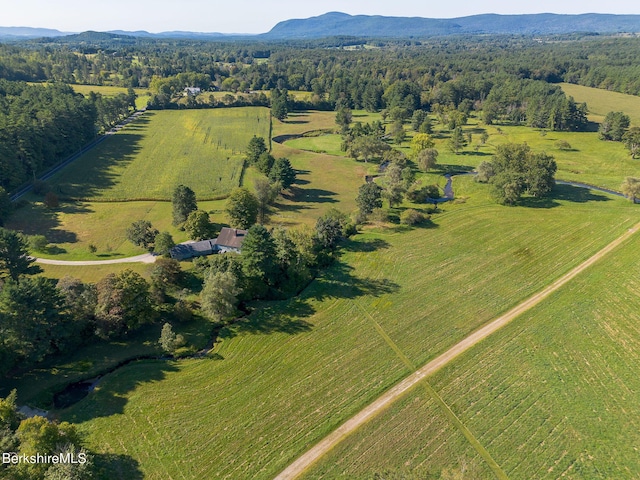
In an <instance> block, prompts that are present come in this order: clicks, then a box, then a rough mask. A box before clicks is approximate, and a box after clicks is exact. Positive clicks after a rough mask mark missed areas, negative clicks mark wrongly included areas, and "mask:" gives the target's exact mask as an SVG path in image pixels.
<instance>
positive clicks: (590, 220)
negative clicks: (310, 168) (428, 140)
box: [59, 178, 637, 478]
mask: <svg viewBox="0 0 640 480" xmlns="http://www.w3.org/2000/svg"><path fill="white" fill-rule="evenodd" d="M456 182H457V183H458V188H459V190H460V191H461V192H463V193H465V195H467V197H468V198H467V201H466V203H464V204H458V205H453V204H452V205H447V206H445V207H444V210H445V211H444V213H443V214H442V215H440V216H438V217H437V220H436V223H435V224H434V225H433V226H431V227H430V228H419V229H413V230H405V229H398V228H391V229H381V230H375V229H374V230H371V231H369V232H368V233H366V234H364V235H361V236H359V237H357V238H356V239H355V240H354V241H351V242H349V243H348V244H347V245H345V253H344V254H343V256H342V258H341V259H340V260H339V261H338V262H337V263H336V264H335V265H333V266H332V267H330V268H329V269H327V270H326V271H325V272H324V273H323V275H322V276H321V277H320V278H319V279H317V280H316V281H314V282H313V283H312V284H311V285H310V286H309V287H308V288H307V289H306V290H305V291H304V292H303V294H302V295H301V296H300V297H299V298H297V299H294V300H291V301H287V302H282V303H277V302H276V303H270V304H265V305H263V306H262V308H260V309H259V311H258V312H257V313H256V314H254V315H252V316H250V317H249V318H247V319H245V320H242V321H240V322H238V323H235V324H233V325H231V326H230V327H228V328H226V329H224V330H223V331H222V332H221V335H220V342H219V343H218V344H217V345H216V347H215V353H216V354H217V355H216V359H207V360H189V361H183V362H177V363H166V362H148V363H145V364H140V365H130V366H127V367H124V368H122V369H120V370H118V371H117V372H115V373H114V374H112V375H109V376H107V377H106V378H105V379H104V381H103V383H101V385H100V386H99V388H98V389H97V390H96V391H95V392H94V393H93V394H91V395H90V396H89V397H88V398H87V399H85V400H83V401H81V402H80V403H78V404H77V405H75V406H74V407H72V408H70V409H69V410H67V411H63V412H59V416H60V418H61V419H64V420H69V421H73V422H75V423H77V424H78V428H79V429H80V430H81V431H82V432H83V433H84V434H86V435H87V441H88V443H89V445H90V446H91V448H93V449H95V450H96V451H99V452H103V453H110V454H114V455H116V454H117V455H125V456H128V457H131V461H130V462H128V465H129V467H127V465H125V464H117V465H112V468H113V469H112V470H111V471H112V472H117V471H121V472H124V473H122V475H123V476H122V478H126V477H127V475H131V472H130V471H127V470H126V468H133V469H134V470H136V471H137V470H139V471H140V472H142V473H143V474H144V475H145V477H146V478H169V477H180V478H182V477H183V476H184V477H185V478H196V477H197V478H271V477H273V475H275V474H276V473H278V471H279V470H281V469H282V468H284V467H285V466H286V465H287V464H288V463H289V462H291V461H292V460H293V459H294V458H295V457H296V456H297V455H299V454H300V453H301V452H302V451H304V450H305V449H306V448H308V447H309V446H310V445H311V444H313V443H315V442H316V441H318V440H319V439H320V438H322V437H323V436H324V435H326V434H327V433H328V432H329V431H331V430H332V429H334V428H335V427H336V426H337V425H339V424H340V423H341V422H342V421H344V420H345V419H346V418H348V417H349V416H351V415H352V414H354V413H355V412H357V411H358V410H359V409H360V408H362V407H363V406H364V405H366V404H367V403H369V402H370V401H371V400H372V399H373V398H375V397H376V396H377V395H379V394H380V393H381V392H382V391H384V390H385V389H387V388H389V387H390V386H391V385H392V384H393V383H395V382H396V381H398V380H399V379H400V378H402V377H404V376H405V375H407V374H408V373H409V371H408V369H407V367H406V366H405V365H404V364H402V362H401V361H400V360H399V359H398V358H397V357H396V356H395V352H394V350H393V349H392V348H391V347H390V345H389V344H387V343H386V341H387V340H386V339H385V338H384V337H383V336H381V335H380V334H379V333H378V330H377V329H378V328H379V329H382V330H383V331H384V332H386V334H387V335H388V336H389V337H390V338H391V339H392V340H393V342H394V343H395V344H396V345H397V346H398V348H400V349H401V350H402V351H403V352H404V354H405V355H407V357H408V358H409V359H410V360H411V361H412V362H413V363H415V364H416V365H421V364H424V363H425V362H427V361H428V360H430V359H432V358H434V357H435V356H437V355H438V354H439V353H441V352H442V351H444V350H446V349H447V348H448V347H449V346H451V345H452V344H454V343H456V342H457V341H459V340H460V339H462V338H464V337H465V336H467V335H468V334H469V333H470V332H471V331H473V330H475V329H477V328H478V327H479V326H480V325H482V324H484V323H486V322H487V321H489V320H491V319H492V318H494V317H495V316H497V315H498V314H499V313H501V312H503V311H505V310H507V309H508V308H509V307H510V306H513V305H514V304H516V303H518V302H519V301H520V300H522V299H523V298H525V297H527V296H529V295H530V294H532V293H534V292H536V291H538V290H540V289H541V288H542V287H543V286H545V285H547V284H548V283H549V282H550V281H552V280H553V279H555V278H557V277H559V276H560V275H562V274H563V273H565V272H566V271H568V270H569V269H570V268H571V267H572V266H574V265H576V264H578V263H580V262H581V261H582V260H584V259H585V258H587V257H589V256H590V255H591V254H593V253H594V252H595V251H597V250H598V249H600V248H601V247H602V246H604V245H605V244H606V243H608V242H609V241H611V240H612V239H614V238H615V237H617V236H618V235H620V234H621V233H622V232H623V231H625V229H626V228H628V227H629V226H631V225H632V224H634V223H636V221H637V220H636V218H637V215H636V212H635V210H634V209H633V205H631V204H629V203H627V202H625V201H623V200H619V199H614V198H612V197H608V196H605V195H599V194H592V193H589V192H586V196H585V193H584V192H585V191H584V190H583V189H573V188H571V187H566V188H565V187H561V188H560V189H559V190H558V192H557V195H556V198H555V199H553V200H552V201H551V202H550V203H548V204H546V205H538V207H539V208H526V207H516V208H507V207H500V206H496V205H495V204H493V203H492V202H491V201H490V200H489V199H488V198H487V195H486V187H484V186H481V185H477V184H475V183H474V182H473V181H472V180H471V179H469V178H459V179H457V180H456ZM468 232H473V233H474V234H473V235H469V233H468ZM452 298H464V299H465V301H464V302H459V301H457V302H456V301H452ZM434 422H436V423H437V422H440V423H442V420H441V419H440V420H438V419H435V420H434ZM443 428H445V430H446V428H449V427H446V425H444V424H443ZM445 434H446V432H445V433H443V435H445ZM453 434H455V432H454V433H453ZM411 438H412V439H413V437H411ZM458 441H459V442H462V440H458ZM461 445H462V444H461ZM454 451H456V450H450V452H452V453H453V452H454ZM461 451H462V450H461ZM465 451H468V449H466V450H465ZM446 452H447V450H444V451H443V453H442V455H443V456H448V454H446ZM468 453H469V455H468V458H469V461H474V460H473V453H472V452H468ZM465 455H466V454H465ZM114 458H115V457H114ZM454 460H455V459H452V460H451V462H450V466H451V468H457V467H458V465H456V464H455V462H454ZM446 466H447V465H445V467H446ZM443 468H444V467H443ZM477 468H479V469H480V470H479V471H481V469H482V468H483V467H482V465H479V466H478V467H477ZM111 478H113V477H111Z"/></svg>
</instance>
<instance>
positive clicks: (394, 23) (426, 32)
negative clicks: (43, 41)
mask: <svg viewBox="0 0 640 480" xmlns="http://www.w3.org/2000/svg"><path fill="white" fill-rule="evenodd" d="M638 32H640V15H619V14H608V13H583V14H558V13H534V14H521V15H502V14H497V13H484V14H479V15H470V16H466V17H456V18H425V17H391V16H383V15H349V14H347V13H342V12H328V13H325V14H322V15H318V16H315V17H309V18H302V19H289V20H283V21H281V22H278V23H277V24H276V25H275V26H274V27H273V28H272V29H271V30H269V31H268V32H266V33H261V34H243V33H219V32H189V31H179V30H175V31H166V32H159V33H150V32H148V31H145V30H137V31H126V30H109V31H107V32H102V33H109V34H116V35H121V36H129V37H137V38H185V39H189V38H191V39H202V40H207V39H209V40H212V39H218V38H234V37H237V38H255V39H264V40H289V39H305V38H323V37H333V36H351V37H392V38H415V37H419V38H420V37H433V36H446V35H482V34H512V35H513V34H516V35H517V34H521V35H553V34H568V33H602V34H605V33H608V34H614V33H638ZM83 33H84V32H83ZM70 35H79V34H78V33H75V32H61V31H59V30H55V29H49V28H33V27H0V38H2V39H5V40H6V39H9V40H21V39H33V38H41V37H50V38H55V37H65V36H70Z"/></svg>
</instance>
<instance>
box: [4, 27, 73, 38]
mask: <svg viewBox="0 0 640 480" xmlns="http://www.w3.org/2000/svg"><path fill="white" fill-rule="evenodd" d="M64 35H69V33H65V32H61V31H60V30H54V29H52V28H32V27H0V38H4V39H15V40H19V39H26V38H39V37H62V36H64Z"/></svg>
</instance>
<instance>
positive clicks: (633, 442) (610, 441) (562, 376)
mask: <svg viewBox="0 0 640 480" xmlns="http://www.w3.org/2000/svg"><path fill="white" fill-rule="evenodd" d="M638 248H640V237H638V236H635V237H633V238H632V239H631V240H629V241H628V242H627V243H626V244H625V245H623V246H621V247H619V248H618V249H617V250H615V251H613V252H612V253H610V254H609V255H608V256H607V257H605V258H604V259H603V260H602V261H600V262H599V263H597V264H596V265H594V266H593V267H591V268H590V269H589V270H587V271H585V272H583V273H582V274H581V275H580V276H578V277H577V278H576V279H574V280H572V281H571V282H570V283H569V284H567V285H565V286H564V287H563V288H562V289H560V290H559V291H557V292H555V293H554V294H553V295H552V296H551V297H550V298H549V299H548V300H546V301H545V302H543V303H542V304H540V305H538V306H537V307H535V308H533V309H532V310H530V311H529V312H527V313H525V314H523V315H522V316H521V317H520V318H518V319H516V320H515V321H514V322H513V323H511V324H510V325H508V326H506V327H505V328H504V329H502V330H501V331H499V332H497V333H496V334H494V335H493V336H492V337H490V338H488V339H487V340H485V341H483V342H482V343H481V344H479V345H477V346H476V347H474V348H473V349H471V350H470V351H468V352H467V353H465V354H463V355H462V356H461V357H460V358H458V359H456V360H455V361H454V362H452V363H451V364H450V365H448V366H447V367H445V368H444V369H442V370H441V371H440V372H438V373H436V374H435V375H434V376H433V377H432V378H430V379H429V380H428V381H429V382H430V384H431V385H432V386H433V388H434V389H435V390H436V391H437V392H438V394H439V395H440V396H441V398H442V399H443V400H444V401H445V402H446V403H447V405H449V406H450V407H451V408H452V410H453V411H454V413H455V414H456V415H457V416H458V417H459V418H460V420H461V421H462V422H463V423H464V425H465V426H467V427H468V428H469V429H470V430H471V431H472V432H474V433H475V436H476V438H477V439H478V440H479V441H480V443H481V444H482V445H483V446H484V447H485V448H486V449H487V450H488V451H489V452H490V454H491V455H492V456H493V458H494V459H495V460H496V461H497V462H498V464H499V465H500V466H501V467H502V468H503V470H504V471H505V473H506V474H507V475H508V477H509V478H512V479H523V480H524V479H531V478H536V479H547V478H548V479H555V478H576V479H582V478H593V479H598V478H638V477H639V476H640V463H639V462H638V450H639V449H640V434H639V433H638V432H640V421H639V419H640V398H638V395H637V392H638V390H640V379H639V377H638V375H637V365H638V361H639V360H640V329H639V328H638V320H639V318H640V317H639V315H638V312H639V311H640V288H639V287H640V284H639V282H638V276H637V272H638V269H639V268H640V261H639V260H638V257H637V251H638ZM578 299H579V300H578ZM440 416H441V413H440V412H439V411H438V408H437V406H436V405H434V402H433V400H432V399H431V398H430V396H429V395H428V394H427V393H426V391H425V390H424V389H423V388H421V387H416V388H415V389H414V390H413V391H412V392H411V393H410V394H409V395H407V396H405V397H404V398H403V399H402V400H401V401H400V402H398V403H397V404H396V405H393V406H392V407H391V408H390V409H389V410H388V411H386V412H385V413H383V415H381V416H380V417H379V418H377V419H375V420H374V421H372V422H370V423H369V424H368V425H366V426H365V427H364V428H362V429H361V430H360V431H358V432H357V433H356V434H355V435H353V436H352V437H350V438H348V439H347V440H346V441H344V442H343V443H342V444H341V445H339V446H338V447H337V448H336V449H335V450H334V451H332V452H331V453H330V454H329V455H327V457H326V458H324V459H323V460H322V462H321V463H320V464H318V465H317V466H316V467H315V468H313V469H312V470H310V471H309V472H308V475H307V476H306V477H305V478H337V477H339V478H365V477H367V476H368V475H370V474H371V472H373V471H376V470H379V471H380V470H383V469H385V468H387V469H392V470H397V469H398V466H400V465H402V466H404V469H406V470H407V471H411V472H412V473H414V474H415V475H416V477H417V478H425V477H426V478H429V477H427V475H428V474H429V473H432V472H434V471H435V472H437V471H439V470H440V469H442V468H459V465H458V466H456V463H457V462H458V461H459V459H460V458H463V459H466V461H467V463H468V464H471V465H476V466H477V465H478V463H479V462H480V460H479V459H478V458H477V457H476V456H474V455H473V453H474V452H472V454H471V455H469V454H465V453H463V452H464V449H463V448H460V447H458V445H459V436H460V433H459V432H455V431H453V432H452V431H451V428H445V427H443V426H442V425H441V424H440V423H439V422H438V419H439V417H440ZM408 439H410V441H407V440H408ZM451 445H453V446H454V447H455V448H454V450H453V452H450V448H451ZM462 447H464V446H462ZM443 451H444V453H445V454H444V455H443V454H442V452H443ZM449 452H450V453H449ZM472 478H494V477H493V476H492V475H491V473H490V472H485V473H484V474H481V473H478V474H477V475H472Z"/></svg>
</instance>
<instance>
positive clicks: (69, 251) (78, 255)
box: [7, 200, 225, 260]
mask: <svg viewBox="0 0 640 480" xmlns="http://www.w3.org/2000/svg"><path fill="white" fill-rule="evenodd" d="M198 207H199V208H200V209H203V210H205V211H207V212H210V213H211V215H210V217H211V219H212V221H213V222H216V223H222V222H224V221H225V217H224V214H223V210H224V201H223V200H216V201H209V202H198ZM171 208H172V207H171V202H71V203H67V202H63V203H62V204H61V206H60V207H59V208H57V209H55V210H53V211H52V210H50V209H48V208H46V207H44V206H43V205H42V204H41V203H39V202H36V203H31V204H27V205H25V206H24V207H22V208H20V209H19V210H17V211H16V212H15V213H14V214H13V216H12V217H11V218H10V219H9V220H8V221H7V227H8V228H11V229H14V230H17V231H20V232H23V233H26V234H29V235H34V234H40V235H45V236H46V237H47V240H49V242H50V244H52V245H53V246H54V248H51V249H50V251H49V252H47V253H43V252H32V253H33V254H34V255H37V256H39V257H43V258H54V259H58V260H109V259H115V258H124V257H130V256H134V255H140V254H141V253H145V250H144V249H142V248H140V247H137V246H135V245H133V244H132V243H131V242H129V241H128V240H127V238H126V231H127V228H128V227H129V226H130V225H131V223H133V222H134V221H136V220H148V221H149V222H151V224H152V225H153V226H154V227H155V228H157V229H158V230H159V231H161V232H162V231H168V232H169V233H171V235H172V236H173V239H174V241H175V242H176V243H179V242H183V241H185V240H188V236H187V233H186V232H183V231H180V230H179V229H178V228H176V227H175V226H174V225H172V224H171V220H172V214H171ZM89 245H95V246H96V248H97V251H96V253H91V252H90V251H89Z"/></svg>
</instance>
